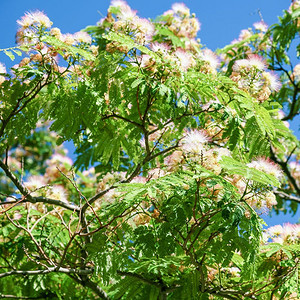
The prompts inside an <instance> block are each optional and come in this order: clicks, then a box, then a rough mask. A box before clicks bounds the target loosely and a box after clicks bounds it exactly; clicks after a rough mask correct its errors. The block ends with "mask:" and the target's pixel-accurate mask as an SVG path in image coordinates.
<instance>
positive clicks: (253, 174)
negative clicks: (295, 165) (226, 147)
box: [220, 156, 280, 187]
mask: <svg viewBox="0 0 300 300" xmlns="http://www.w3.org/2000/svg"><path fill="white" fill-rule="evenodd" d="M220 164H221V166H222V167H223V168H224V169H225V170H226V171H227V172H228V173H230V174H237V175H241V176H243V177H245V178H247V179H251V180H254V181H256V182H259V183H262V184H266V185H273V186H276V187H279V186H280V183H279V181H278V179H277V178H275V177H274V176H272V175H270V174H266V173H264V172H261V171H259V170H256V169H254V168H249V167H248V166H247V165H245V164H243V163H242V162H239V161H236V160H235V159H233V158H231V157H227V156H223V157H222V161H221V162H220Z"/></svg>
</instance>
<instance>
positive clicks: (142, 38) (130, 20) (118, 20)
mask: <svg viewBox="0 0 300 300" xmlns="http://www.w3.org/2000/svg"><path fill="white" fill-rule="evenodd" d="M113 14H114V16H115V18H114V17H113ZM98 25H99V26H101V27H103V28H106V29H109V28H111V27H113V29H114V30H115V31H118V32H122V33H126V34H129V35H132V36H133V37H134V40H135V41H136V42H137V43H139V44H148V43H149V41H151V39H152V36H153V34H154V32H155V27H154V25H153V24H152V23H151V22H150V21H149V20H147V19H144V18H139V17H138V16H137V15H136V11H134V10H132V9H131V8H130V7H129V5H128V4H127V3H126V2H125V1H123V0H113V1H112V2H111V6H110V8H109V10H108V15H107V17H106V18H103V19H101V20H100V21H99V23H98ZM116 47H117V48H118V46H117V45H116V44H115V43H110V44H108V45H107V50H108V51H114V49H115V48H116ZM118 49H119V50H120V51H124V52H126V51H127V49H126V48H124V49H121V48H120V47H119V48H118Z"/></svg>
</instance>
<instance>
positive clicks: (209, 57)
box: [200, 49, 220, 70]
mask: <svg viewBox="0 0 300 300" xmlns="http://www.w3.org/2000/svg"><path fill="white" fill-rule="evenodd" d="M200 58H201V59H202V60H204V61H205V62H207V63H208V64H209V65H210V66H211V67H212V68H213V69H214V70H215V69H217V68H218V67H219V65H220V61H219V59H218V57H217V55H216V54H215V53H214V52H213V51H211V50H210V49H204V50H203V51H202V53H201V54H200Z"/></svg>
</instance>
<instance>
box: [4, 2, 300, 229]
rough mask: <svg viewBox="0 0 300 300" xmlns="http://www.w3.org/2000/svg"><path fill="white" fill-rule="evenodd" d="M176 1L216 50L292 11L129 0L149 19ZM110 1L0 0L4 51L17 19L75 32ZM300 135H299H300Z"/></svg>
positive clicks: (283, 218)
mask: <svg viewBox="0 0 300 300" xmlns="http://www.w3.org/2000/svg"><path fill="white" fill-rule="evenodd" d="M174 2H184V3H185V4H186V5H187V6H188V7H189V8H190V9H191V12H194V13H196V16H197V17H198V19H199V21H200V22H201V24H202V26H201V31H200V33H199V35H198V37H199V38H200V39H201V43H202V44H204V45H206V46H207V47H208V48H210V49H212V50H215V49H216V48H222V47H224V46H225V45H227V44H229V43H230V42H231V41H232V40H233V39H235V38H237V37H238V35H239V32H240V30H242V29H246V28H248V27H251V26H252V24H253V23H254V22H257V21H259V20H260V16H259V14H258V11H260V13H261V15H262V16H263V19H264V21H265V22H266V23H267V24H268V25H271V24H273V23H275V22H277V17H278V16H280V15H282V11H283V10H284V9H288V7H289V5H290V2H291V1H289V0H227V1H224V0H213V1H207V0H206V1H200V0H186V1H172V0H128V1H127V3H128V4H129V5H130V6H131V7H132V8H133V9H135V10H137V11H138V15H139V16H142V17H146V18H155V17H156V16H157V15H159V14H162V13H163V12H164V11H166V10H168V9H170V8H171V5H172V4H173V3H174ZM109 3H110V1H109V0H86V1H79V0H50V1H45V0H44V1H41V0H28V1H22V0H0V33H1V39H0V48H6V47H10V46H13V45H14V42H15V33H16V29H17V24H16V20H17V19H19V18H20V17H21V16H22V15H23V14H24V12H26V11H34V10H37V9H38V10H42V11H44V13H46V14H47V15H48V17H49V18H50V19H51V21H52V22H53V26H55V27H59V28H60V29H61V31H62V33H68V32H70V33H74V32H76V31H79V30H80V29H83V28H85V27H86V26H87V25H94V24H96V23H97V21H98V20H99V19H101V18H102V17H103V16H105V15H106V11H107V8H108V6H109ZM0 62H4V63H5V64H6V65H7V66H11V65H12V64H13V63H11V62H10V61H9V59H8V58H7V57H6V56H5V55H4V54H2V53H0ZM291 126H292V129H294V130H296V129H298V128H299V118H298V120H296V121H294V122H293V124H291ZM297 135H298V136H299V132H298V133H297ZM299 218H300V211H299V212H298V213H297V216H295V217H293V218H292V217H291V216H290V215H280V216H276V217H275V218H272V219H270V218H268V217H267V216H265V217H264V219H265V220H266V221H267V223H268V224H269V225H275V224H278V223H284V222H296V221H298V220H299Z"/></svg>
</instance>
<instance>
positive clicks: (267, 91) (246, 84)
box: [230, 55, 280, 102]
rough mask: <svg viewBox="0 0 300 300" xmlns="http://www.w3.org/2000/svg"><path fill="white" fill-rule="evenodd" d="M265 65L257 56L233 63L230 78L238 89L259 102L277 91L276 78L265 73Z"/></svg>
mask: <svg viewBox="0 0 300 300" xmlns="http://www.w3.org/2000/svg"><path fill="white" fill-rule="evenodd" d="M265 69H266V63H265V62H264V61H263V59H262V58H261V57H259V56H258V55H251V56H249V58H248V59H240V60H237V61H235V63H234V65H233V72H232V74H231V76H230V78H231V79H232V80H233V81H235V82H237V84H238V87H239V88H240V89H242V90H245V91H247V92H249V93H250V94H251V95H252V96H253V97H254V98H256V99H257V100H258V101H259V102H264V101H266V100H267V99H268V98H269V96H270V95H271V93H272V92H274V91H278V90H279V88H280V82H279V80H278V79H277V76H276V75H275V74H273V73H270V72H267V71H266V70H265Z"/></svg>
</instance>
